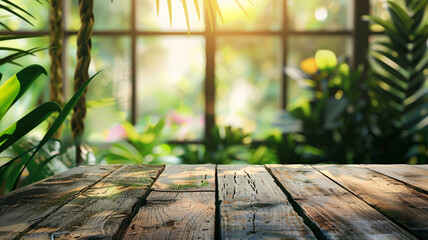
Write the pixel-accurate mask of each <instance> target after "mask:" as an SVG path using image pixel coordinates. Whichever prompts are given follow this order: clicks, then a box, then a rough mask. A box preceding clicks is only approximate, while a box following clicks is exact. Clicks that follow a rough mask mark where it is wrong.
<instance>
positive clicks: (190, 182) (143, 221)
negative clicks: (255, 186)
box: [123, 165, 215, 239]
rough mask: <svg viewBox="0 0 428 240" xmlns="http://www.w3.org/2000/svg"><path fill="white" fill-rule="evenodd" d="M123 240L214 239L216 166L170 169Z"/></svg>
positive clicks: (162, 175)
mask: <svg viewBox="0 0 428 240" xmlns="http://www.w3.org/2000/svg"><path fill="white" fill-rule="evenodd" d="M153 189H154V190H153V192H151V193H150V195H149V197H148V198H147V201H146V203H145V205H144V206H142V207H141V208H140V210H139V212H138V214H137V215H136V216H135V218H134V219H133V220H132V223H131V224H130V225H129V228H128V229H127V230H126V233H125V235H124V237H123V239H213V237H214V221H215V166H214V165H180V166H177V165H169V166H167V167H166V168H165V171H163V172H162V174H161V175H160V176H159V178H158V179H157V180H156V181H155V183H154V184H153Z"/></svg>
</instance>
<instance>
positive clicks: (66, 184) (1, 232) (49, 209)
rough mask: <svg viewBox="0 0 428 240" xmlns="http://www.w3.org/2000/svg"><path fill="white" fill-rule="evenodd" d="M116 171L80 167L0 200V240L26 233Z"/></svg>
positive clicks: (117, 166)
mask: <svg viewBox="0 0 428 240" xmlns="http://www.w3.org/2000/svg"><path fill="white" fill-rule="evenodd" d="M119 167H120V165H109V166H81V167H77V168H73V169H71V170H69V171H66V172H64V173H61V174H58V175H56V176H53V177H50V178H47V179H45V180H43V181H40V182H37V183H34V184H31V185H29V186H25V187H23V188H20V189H18V190H16V191H14V192H11V193H8V194H6V195H4V196H1V197H0V239H2V240H3V239H12V238H14V237H17V236H19V235H21V234H23V233H25V232H27V231H28V230H30V226H33V225H36V224H37V223H39V222H40V221H42V220H43V219H44V218H46V217H47V216H48V215H50V214H52V213H53V212H55V211H57V210H58V209H59V208H60V207H62V206H63V205H64V204H66V203H67V202H69V201H71V200H72V199H73V198H75V197H76V196H77V195H78V194H80V193H81V192H83V191H85V190H86V189H87V188H88V187H89V186H91V185H93V184H95V183H97V182H98V181H100V180H101V179H103V178H104V177H106V176H107V175H108V174H110V173H111V172H113V171H114V170H116V169H117V168H119Z"/></svg>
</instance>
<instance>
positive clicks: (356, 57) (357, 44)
mask: <svg viewBox="0 0 428 240" xmlns="http://www.w3.org/2000/svg"><path fill="white" fill-rule="evenodd" d="M136 1H137V0H131V16H130V19H129V20H130V21H131V28H130V30H126V31H118V30H114V31H96V30H94V31H93V34H92V35H93V36H128V37H130V38H131V86H132V88H131V94H132V96H131V99H132V101H131V119H130V121H131V122H132V123H133V124H135V123H136V119H137V109H138V106H137V94H138V93H137V84H138V83H137V81H138V80H137V76H136V60H137V56H136V54H137V51H136V42H137V38H138V37H141V36H187V34H188V33H187V32H184V31H183V32H162V31H138V30H137V28H136V21H137V13H136V4H137V2H136ZM287 7H288V6H287V0H284V4H283V12H282V14H283V18H282V26H281V30H279V31H218V30H217V28H216V24H215V22H214V24H213V31H211V27H210V23H209V20H208V19H207V18H205V31H203V32H200V31H199V32H198V31H195V32H191V35H197V36H203V37H204V39H205V43H206V46H205V53H206V55H205V57H206V67H205V81H204V93H205V110H204V111H205V135H204V138H205V139H209V138H210V135H211V133H210V131H211V130H210V129H211V128H212V127H213V126H214V125H215V53H216V44H215V41H216V37H217V36H228V35H234V36H277V37H279V38H280V39H281V43H282V46H281V47H282V67H284V66H287V56H288V40H289V37H290V36H299V35H304V36H341V35H342V36H348V37H350V38H351V40H352V49H351V57H350V63H351V66H352V67H353V68H355V67H357V66H358V65H359V64H366V57H365V55H366V51H362V50H361V49H368V38H369V36H370V35H374V34H382V33H379V32H370V31H369V27H368V23H367V22H364V21H363V20H362V17H363V16H364V15H367V14H369V10H370V9H369V7H370V4H369V0H353V1H352V5H350V7H351V8H352V11H353V17H352V29H351V30H338V31H331V30H329V31H323V30H316V31H296V30H292V29H290V28H289V27H288V10H287ZM63 8H64V9H63V13H64V16H63V18H64V19H65V18H66V16H65V14H67V13H68V12H69V11H68V9H65V8H66V6H65V4H64V6H63ZM206 16H207V14H206ZM9 34H10V32H7V31H0V35H9ZM14 34H16V35H21V36H25V35H41V36H49V31H16V32H14ZM74 35H77V31H69V30H67V29H65V30H64V39H63V76H64V79H66V76H67V72H66V71H70V70H67V69H66V67H65V66H67V64H66V57H67V56H66V49H67V46H66V44H67V40H68V38H69V37H70V36H74ZM71 71H72V70H71ZM281 85H282V86H279V87H280V89H281V92H280V97H281V101H280V108H281V109H285V108H286V106H287V89H288V87H287V85H288V84H287V76H286V75H285V73H284V71H282V79H281ZM66 87H67V84H64V88H66ZM66 91H67V89H64V92H66ZM203 141H204V140H202V141H201V140H196V141H188V140H185V141H170V142H172V143H201V142H203Z"/></svg>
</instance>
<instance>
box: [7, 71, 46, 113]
mask: <svg viewBox="0 0 428 240" xmlns="http://www.w3.org/2000/svg"><path fill="white" fill-rule="evenodd" d="M42 74H44V75H46V74H47V73H46V70H45V69H44V68H43V67H42V66H40V65H30V66H28V67H26V68H24V69H23V70H21V71H19V72H18V73H17V74H15V75H14V76H12V77H11V78H10V79H9V80H7V81H6V82H5V83H4V84H3V85H1V86H0V103H1V105H0V119H2V118H3V116H4V115H5V113H6V112H7V110H9V109H10V107H11V106H12V105H13V104H14V103H15V102H16V101H18V99H19V98H20V97H21V96H22V95H23V94H24V93H25V92H26V91H27V90H28V88H29V87H30V85H31V84H32V83H33V82H34V81H35V80H36V79H37V78H38V77H39V76H40V75H42Z"/></svg>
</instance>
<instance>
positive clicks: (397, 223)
mask: <svg viewBox="0 0 428 240" xmlns="http://www.w3.org/2000/svg"><path fill="white" fill-rule="evenodd" d="M333 165H337V164H332V166H333ZM310 166H311V167H312V168H314V169H315V170H317V171H318V172H319V173H321V174H322V175H323V176H324V177H326V178H328V179H330V180H331V181H333V182H334V183H336V184H337V185H339V186H340V187H341V188H343V189H345V190H346V191H348V192H349V193H351V194H352V195H354V196H355V197H357V198H358V199H360V200H361V201H363V202H364V203H366V204H367V205H369V206H370V207H372V208H373V209H374V210H376V211H378V212H379V213H380V214H382V215H383V216H385V217H386V218H387V219H389V220H390V221H391V222H393V223H395V224H396V225H398V226H399V227H401V228H402V229H404V230H405V231H407V232H408V233H409V234H410V235H412V236H413V237H415V239H418V237H416V235H415V234H414V233H413V231H412V230H410V229H409V228H408V227H406V226H404V225H403V224H401V223H400V222H398V221H397V220H395V219H393V218H391V217H389V215H388V214H385V212H384V211H382V209H380V208H379V207H377V206H375V205H373V204H370V203H369V202H367V201H366V200H364V199H362V198H361V197H360V196H359V195H358V194H355V193H354V192H352V191H351V190H350V189H348V188H347V187H345V186H343V185H342V184H340V183H339V182H337V181H335V180H334V179H332V178H330V177H329V176H327V175H325V174H324V173H323V172H321V171H320V170H319V169H318V168H317V167H316V166H314V165H310ZM354 166H359V165H354ZM360 167H361V166H360ZM368 170H371V169H368ZM371 171H373V170H371ZM373 172H375V173H378V172H376V171H373ZM379 174H380V173H379ZM380 175H383V174H380ZM394 180H395V179H394Z"/></svg>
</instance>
